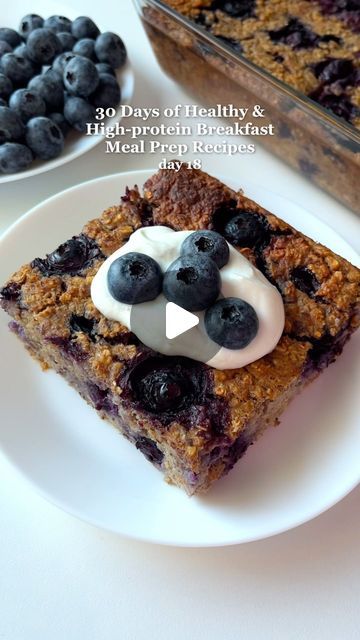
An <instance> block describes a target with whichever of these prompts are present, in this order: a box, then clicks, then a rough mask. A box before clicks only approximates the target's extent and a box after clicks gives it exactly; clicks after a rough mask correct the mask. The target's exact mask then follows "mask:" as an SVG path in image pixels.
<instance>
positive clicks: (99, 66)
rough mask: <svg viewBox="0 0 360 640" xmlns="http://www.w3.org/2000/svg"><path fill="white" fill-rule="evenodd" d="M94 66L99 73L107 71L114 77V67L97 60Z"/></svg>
mask: <svg viewBox="0 0 360 640" xmlns="http://www.w3.org/2000/svg"><path fill="white" fill-rule="evenodd" d="M95 67H96V68H97V70H98V74H99V75H101V74H102V73H109V74H110V75H111V76H114V78H115V77H116V73H115V71H114V69H113V68H112V67H111V66H110V65H109V64H107V63H106V62H98V63H97V64H96V65H95Z"/></svg>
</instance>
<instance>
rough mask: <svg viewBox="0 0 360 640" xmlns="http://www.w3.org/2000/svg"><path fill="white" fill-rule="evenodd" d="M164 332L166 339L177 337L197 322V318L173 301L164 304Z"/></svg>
mask: <svg viewBox="0 0 360 640" xmlns="http://www.w3.org/2000/svg"><path fill="white" fill-rule="evenodd" d="M165 316H166V317H165V333H166V337H167V339H168V340H173V339H174V338H177V337H178V336H180V335H181V334H182V333H185V332H186V331H189V329H192V328H193V327H196V325H197V324H199V318H198V317H197V316H196V315H194V314H193V313H189V311H186V310H185V309H183V308H182V307H179V305H177V304H175V303H174V302H168V303H167V304H166V311H165Z"/></svg>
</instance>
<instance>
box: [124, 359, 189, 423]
mask: <svg viewBox="0 0 360 640" xmlns="http://www.w3.org/2000/svg"><path fill="white" fill-rule="evenodd" d="M194 373H195V372H192V371H191V370H189V369H188V368H187V367H185V366H183V365H182V361H181V360H180V359H177V358H171V357H167V358H166V359H160V358H149V361H145V363H141V364H140V365H138V366H137V367H136V368H135V370H134V371H133V372H132V374H131V376H130V381H131V382H130V384H131V389H132V392H133V394H134V396H135V400H137V401H139V402H140V403H141V405H142V406H143V407H144V408H145V409H146V410H147V411H150V412H151V413H155V414H160V415H161V414H163V413H165V414H166V413H169V412H174V411H175V412H178V411H179V410H181V409H184V408H185V407H186V406H188V405H189V404H190V403H191V402H192V401H193V399H194V396H195V395H196V391H199V396H200V395H201V388H199V387H201V383H200V384H199V381H198V380H197V376H196V373H195V375H194ZM199 400H200V398H199V397H198V398H197V401H198V402H199Z"/></svg>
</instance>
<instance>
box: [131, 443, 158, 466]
mask: <svg viewBox="0 0 360 640" xmlns="http://www.w3.org/2000/svg"><path fill="white" fill-rule="evenodd" d="M135 447H136V448H137V449H139V451H141V453H142V454H143V455H144V456H145V458H146V459H147V460H149V462H152V463H153V464H158V465H159V464H161V463H162V461H163V459H164V454H163V452H162V451H160V449H159V447H158V446H157V444H156V443H155V442H154V441H153V440H151V439H150V438H147V437H146V436H138V437H137V438H136V442H135Z"/></svg>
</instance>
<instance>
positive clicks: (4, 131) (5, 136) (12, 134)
mask: <svg viewBox="0 0 360 640" xmlns="http://www.w3.org/2000/svg"><path fill="white" fill-rule="evenodd" d="M23 135H24V125H23V123H22V122H21V119H20V118H19V116H18V115H17V113H15V112H14V111H13V110H12V109H9V107H0V144H2V143H3V142H13V141H15V140H19V139H20V138H21V137H22V136H23Z"/></svg>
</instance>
